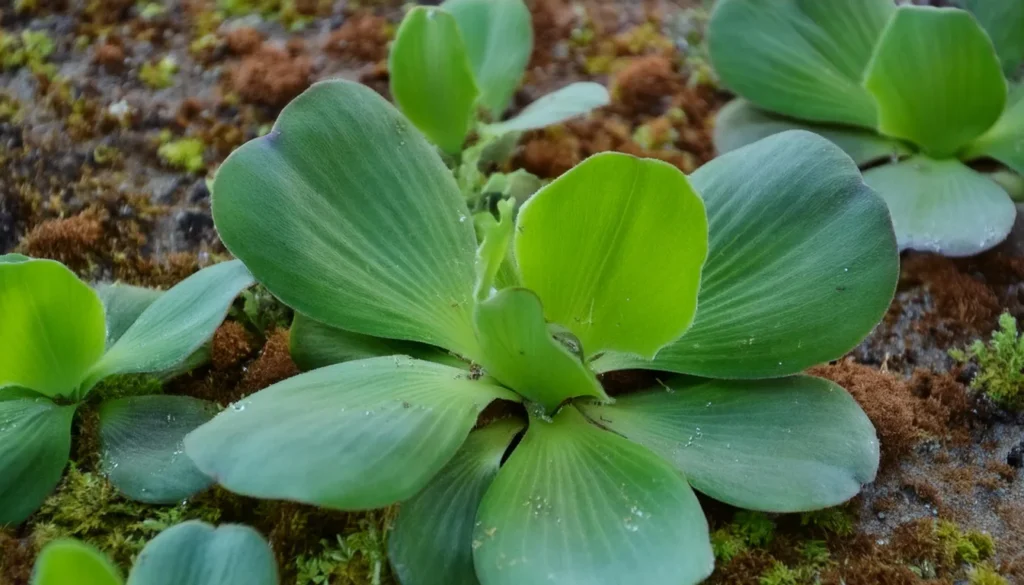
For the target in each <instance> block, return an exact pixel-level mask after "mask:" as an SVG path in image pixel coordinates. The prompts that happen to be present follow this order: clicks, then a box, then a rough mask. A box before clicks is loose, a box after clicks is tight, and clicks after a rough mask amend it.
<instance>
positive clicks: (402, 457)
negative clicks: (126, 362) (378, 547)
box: [185, 356, 516, 510]
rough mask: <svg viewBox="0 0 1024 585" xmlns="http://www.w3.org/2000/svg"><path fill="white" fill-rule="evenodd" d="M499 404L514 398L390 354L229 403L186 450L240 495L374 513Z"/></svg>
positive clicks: (455, 372) (404, 494) (420, 482)
mask: <svg viewBox="0 0 1024 585" xmlns="http://www.w3.org/2000/svg"><path fill="white" fill-rule="evenodd" d="M498 398H503V399H506V400H516V397H515V395H514V394H512V393H511V392H509V391H507V390H505V389H503V388H500V387H498V386H496V385H494V384H493V383H491V382H489V381H487V380H475V379H472V377H471V374H470V373H469V372H467V371H465V370H461V369H456V368H451V367H448V366H443V365H439V364H434V363H430V362H424V361H419V360H413V359H410V358H407V357H399V356H394V357H381V358H372V359H366V360H359V361H355V362H346V363H343V364H338V365H334V366H328V367H326V368H320V369H318V370H313V371H312V372H307V373H305V374H301V375H299V376H295V377H294V378H289V379H288V380H285V381H284V382H279V383H277V384H275V385H273V386H271V387H269V388H267V389H266V390H262V391H260V392H257V393H256V394H253V395H252V396H249V397H247V398H245V399H243V400H241V401H240V402H237V403H235V404H233V405H231V406H230V407H229V408H228V409H227V410H225V411H224V412H223V413H221V414H219V415H218V416H217V417H215V418H214V419H213V420H212V421H210V422H209V423H207V424H205V425H203V426H201V427H199V428H198V429H196V430H195V431H193V432H192V433H191V434H189V435H188V436H187V437H186V438H185V449H186V451H187V453H188V455H189V456H190V457H191V458H192V460H193V461H195V463H196V465H197V466H198V467H199V469H200V470H202V471H203V472H205V473H206V474H207V475H210V476H211V477H213V478H214V479H215V480H217V482H218V483H220V484H221V485H223V486H224V487H226V488H228V489H229V490H231V491H234V492H237V493H240V494H244V495H249V496H254V497H259V498H269V499H287V500H295V501H299V502H306V503H310V504H316V505H319V506H327V507H332V508H340V509H346V510H356V509H368V508H377V507H382V506H387V505H390V504H393V503H395V502H398V501H401V500H405V499H408V498H410V497H412V496H413V495H415V494H416V492H418V491H419V490H420V489H421V488H422V487H423V486H424V485H426V483H427V482H428V481H429V480H430V479H431V478H432V477H433V476H434V475H435V474H436V473H437V472H438V471H440V469H441V468H442V467H444V464H445V463H447V462H448V460H449V459H451V457H452V455H454V454H455V452H456V451H457V450H458V448H459V446H460V445H461V444H462V442H463V440H465V438H466V435H467V434H468V433H469V431H470V429H472V428H473V425H474V424H476V418H477V415H478V414H480V412H481V411H482V410H483V409H484V407H486V406H487V405H488V404H490V403H491V401H493V400H495V399H498Z"/></svg>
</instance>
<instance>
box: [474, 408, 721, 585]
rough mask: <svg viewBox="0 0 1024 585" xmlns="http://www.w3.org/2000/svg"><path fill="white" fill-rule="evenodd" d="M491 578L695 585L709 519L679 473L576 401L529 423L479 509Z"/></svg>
mask: <svg viewBox="0 0 1024 585" xmlns="http://www.w3.org/2000/svg"><path fill="white" fill-rule="evenodd" d="M477 520H478V523H477V527H476V532H475V535H474V540H475V542H474V558H475V561H476V570H477V574H478V575H479V576H480V582H481V583H483V584H484V585H522V584H524V583H563V584H566V585H570V584H572V585H577V584H578V585H582V584H584V583H587V584H589V583H616V584H626V583H674V584H678V585H692V584H696V583H698V582H699V581H701V580H702V579H704V578H705V577H707V576H708V575H709V574H710V573H711V569H712V568H713V565H714V557H713V555H712V553H711V544H710V542H709V540H708V524H707V521H706V520H705V519H704V514H703V512H701V509H700V504H699V503H698V502H697V498H696V496H694V494H693V491H692V490H690V486H688V485H687V484H686V481H684V479H683V477H682V475H680V474H679V473H678V472H677V471H676V470H675V469H673V468H672V466H671V465H669V464H668V463H667V462H666V461H664V460H663V459H661V458H660V457H658V456H656V455H655V454H654V453H651V452H650V451H648V450H647V449H646V448H644V447H642V446H640V445H637V444H636V443H632V442H630V441H627V440H626V439H623V438H622V437H620V436H618V435H616V434H614V433H609V432H607V431H604V430H601V429H599V428H597V427H596V426H594V425H592V424H591V423H590V422H589V421H587V420H586V419H585V418H584V417H583V415H581V414H580V412H579V411H578V410H576V409H575V408H574V407H571V406H570V407H566V408H564V409H562V411H561V412H560V413H559V414H558V415H557V416H556V417H555V418H554V420H553V421H550V422H546V421H542V420H538V419H534V420H531V422H530V428H529V429H528V430H527V432H526V436H525V437H524V438H523V440H522V442H521V443H520V444H519V446H517V447H516V449H515V451H513V452H512V455H511V456H510V457H509V459H508V461H507V462H506V463H505V465H504V466H502V468H501V470H500V471H499V472H498V477H497V478H496V479H495V480H494V483H492V484H491V487H490V488H489V489H488V490H487V493H486V495H484V499H483V502H482V503H481V505H480V511H479V512H478V514H477Z"/></svg>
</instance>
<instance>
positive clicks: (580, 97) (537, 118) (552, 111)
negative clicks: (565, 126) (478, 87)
mask: <svg viewBox="0 0 1024 585" xmlns="http://www.w3.org/2000/svg"><path fill="white" fill-rule="evenodd" d="M515 1H516V2H518V1H520V0H515ZM609 103H611V98H610V97H609V96H608V90H607V89H605V87H604V86H603V85H601V84H600V83H594V82H592V81H581V82H577V83H572V84H569V85H567V86H565V87H563V88H562V89H559V90H558V91H554V92H551V93H549V94H547V95H545V96H543V97H541V98H540V99H538V100H537V101H535V102H533V103H532V104H530V105H528V106H526V108H524V109H523V111H522V112H520V113H519V115H518V116H516V117H515V118H512V119H511V120H505V121H504V122H498V123H496V124H488V125H486V126H484V127H483V130H482V131H483V132H484V133H485V134H489V135H492V136H493V135H498V134H505V133H507V132H525V131H527V130H536V129H538V128H544V127H546V126H554V125H555V124H561V123H562V122H565V121H566V120H571V119H572V118H575V117H577V116H583V115H585V114H587V113H589V112H591V111H593V110H596V109H597V108H600V107H603V106H607V105H608V104H609Z"/></svg>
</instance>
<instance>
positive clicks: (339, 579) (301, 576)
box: [295, 518, 394, 585]
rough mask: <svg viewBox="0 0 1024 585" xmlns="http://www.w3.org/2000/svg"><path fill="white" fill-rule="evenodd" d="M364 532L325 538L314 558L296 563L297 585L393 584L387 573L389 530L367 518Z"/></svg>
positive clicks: (301, 559) (307, 558) (309, 556)
mask: <svg viewBox="0 0 1024 585" xmlns="http://www.w3.org/2000/svg"><path fill="white" fill-rule="evenodd" d="M361 524H362V526H361V530H359V531H358V532H355V533H353V534H349V535H348V536H344V537H343V536H341V535H338V536H336V537H335V540H334V541H333V542H331V541H329V540H326V539H323V540H321V541H320V546H319V550H318V551H317V552H316V553H315V554H313V555H299V557H298V558H297V559H296V560H295V568H296V577H295V583H296V585H322V584H327V583H329V584H331V585H357V584H364V583H369V584H370V585H382V584H383V583H393V582H394V581H393V580H392V579H390V578H389V577H390V575H389V574H388V572H387V571H388V564H387V542H386V535H387V527H386V526H385V527H383V528H382V527H381V526H379V522H375V521H374V519H372V518H368V519H364V520H363V521H362V523H361Z"/></svg>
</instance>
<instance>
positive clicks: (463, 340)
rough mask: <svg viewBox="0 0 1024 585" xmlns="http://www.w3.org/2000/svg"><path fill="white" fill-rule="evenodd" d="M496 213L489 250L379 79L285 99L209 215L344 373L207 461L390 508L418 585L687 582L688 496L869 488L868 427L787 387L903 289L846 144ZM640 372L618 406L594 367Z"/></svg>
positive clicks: (695, 521)
mask: <svg viewBox="0 0 1024 585" xmlns="http://www.w3.org/2000/svg"><path fill="white" fill-rule="evenodd" d="M499 209H500V211H501V215H500V217H499V218H496V220H495V221H494V222H493V224H492V225H491V226H490V228H489V229H488V230H486V236H485V238H484V239H483V241H482V242H480V243H479V246H478V242H477V239H476V235H475V231H474V227H473V225H472V223H473V222H472V221H470V220H469V210H468V208H467V206H466V202H465V200H464V198H463V197H462V196H461V195H460V193H459V189H458V186H457V184H456V183H455V180H454V178H453V177H452V174H451V173H450V172H449V171H448V169H447V168H446V167H445V165H444V162H443V161H442V160H441V158H440V156H439V155H438V153H437V151H436V150H435V149H434V148H433V147H431V145H430V144H428V143H427V141H426V140H425V139H424V138H423V136H422V135H420V134H419V132H417V131H416V129H415V128H413V127H412V125H411V124H410V123H409V122H408V121H407V120H406V119H405V118H404V117H403V116H402V115H401V114H400V113H399V112H398V111H396V110H395V109H394V108H393V107H392V106H391V105H390V104H389V103H387V102H386V101H385V100H384V99H382V98H381V97H380V96H378V95H377V94H376V93H375V92H373V91H372V90H370V89H368V88H365V87H363V86H360V85H358V84H354V83H349V82H345V81H331V82H321V83H318V84H316V85H314V86H313V87H311V88H310V89H308V90H307V91H306V92H305V93H303V94H302V95H301V96H299V97H298V98H296V99H295V100H294V101H293V102H292V103H291V104H289V105H288V106H287V107H286V108H285V109H284V110H283V112H282V113H281V116H280V118H279V119H278V121H277V123H276V125H275V127H274V129H273V131H272V132H270V134H268V135H267V136H265V137H263V138H260V139H257V140H254V141H252V142H249V143H248V144H246V145H244V146H242V147H241V148H240V149H239V150H237V151H236V152H234V153H233V154H232V155H231V156H230V157H229V158H228V159H227V160H226V161H225V163H224V164H223V166H222V167H221V168H220V171H219V172H218V174H217V177H216V180H215V182H214V188H213V212H214V218H215V222H216V224H217V227H218V229H219V232H220V235H221V237H222V239H223V241H224V242H225V244H226V245H227V247H228V248H229V249H230V250H231V251H232V252H233V253H234V254H235V255H236V256H237V257H238V258H240V259H241V260H243V261H244V262H245V263H246V265H247V266H248V267H249V269H250V270H251V271H252V272H253V274H254V275H255V276H256V278H257V279H258V280H259V281H260V282H262V283H263V284H264V285H265V286H266V287H267V288H268V289H269V290H270V291H271V292H272V293H274V294H275V295H276V296H277V297H279V298H280V299H281V300H282V301H283V302H284V303H286V304H288V305H290V306H291V307H293V308H294V309H295V310H296V311H297V312H298V313H300V317H298V318H297V322H296V325H295V328H294V329H293V331H292V335H293V336H295V337H297V338H299V339H298V340H295V341H297V343H295V345H294V346H293V347H295V348H296V352H295V354H294V356H295V358H296V359H297V360H298V361H299V362H300V363H304V364H307V365H309V364H313V365H316V364H324V363H326V364H330V363H332V362H335V361H341V360H350V361H342V363H335V364H333V365H326V366H325V367H320V368H318V369H315V370H312V371H309V372H306V373H303V374H300V375H298V376H296V377H293V378H290V379H288V380H285V381H283V382H280V383H278V384H275V385H273V386H271V387H269V388H267V389H264V390H262V391H260V392H257V393H256V394H253V395H251V396H249V397H246V398H245V399H243V400H241V401H239V402H237V403H235V404H233V405H232V406H230V407H229V408H227V409H225V410H224V412H222V413H221V414H219V415H217V416H216V417H215V418H214V419H213V420H212V421H210V422H208V423H206V424H204V425H202V426H200V427H199V428H198V429H196V430H194V431H192V432H191V433H190V434H189V435H188V436H187V437H186V438H185V448H186V452H187V453H188V455H189V456H190V457H191V458H192V459H193V461H195V463H196V465H197V466H198V467H199V468H200V469H201V470H202V471H204V472H205V473H207V474H209V475H210V476H211V477H214V478H216V480H217V481H218V482H219V483H220V484H221V485H223V486H224V487H226V488H227V489H229V490H232V491H235V492H238V493H241V494H246V495H250V496H255V497H260V498H277V499H288V500H295V501H299V502H307V503H311V504H316V505H320V506H326V507H330V508H337V509H343V510H361V509H371V508H377V507H381V506H387V505H390V504H394V503H396V502H403V503H402V506H401V510H400V514H399V518H398V520H397V527H396V529H395V531H394V533H393V534H392V538H391V539H390V543H389V547H390V559H391V562H392V564H393V566H394V567H395V569H396V571H397V573H398V575H399V577H400V579H401V581H402V582H403V583H404V584H406V585H434V584H437V585H440V584H446V585H456V584H473V583H477V582H479V583H483V584H484V585H505V584H508V585H512V584H516V585H521V584H522V583H540V582H549V581H550V582H557V583H589V584H606V583H607V584H625V583H631V584H639V583H642V584H655V583H658V584H662V583H681V584H684V583H685V584H689V583H696V582H698V581H700V580H701V579H703V578H704V577H706V576H707V575H708V574H709V573H710V572H711V569H712V564H713V555H712V551H711V546H710V544H709V540H708V526H707V522H706V520H705V518H704V515H703V514H702V512H701V509H700V505H699V503H698V501H697V499H696V497H695V495H694V492H693V488H695V489H697V490H699V491H702V492H704V493H705V494H707V495H709V496H711V497H714V498H717V499H720V500H722V501H725V502H728V503H730V504H733V505H737V506H742V507H747V508H752V509H758V510H770V511H776V512H783V511H786V512H788V511H796V510H810V509H815V508H821V507H825V506H831V505H834V504H837V503H839V502H842V501H844V500H846V499H848V498H850V497H852V496H853V495H854V494H856V493H857V492H858V490H859V489H860V486H861V485H862V484H863V483H865V482H869V481H871V480H872V478H873V477H874V475H875V472H876V468H877V465H878V443H877V440H876V437H875V431H874V428H873V427H872V425H871V423H870V421H869V420H868V419H867V417H866V416H865V415H864V413H863V412H862V411H861V409H860V408H859V407H858V405H857V404H856V403H855V402H854V401H853V399H852V398H851V397H850V395H849V394H848V393H847V392H846V391H844V390H843V389H842V388H840V387H838V386H836V385H834V384H832V383H831V382H828V381H826V380H823V379H819V378H813V377H809V376H803V375H799V372H800V371H802V370H803V369H804V368H806V367H807V366H810V365H811V364H815V363H819V362H821V361H824V360H829V359H833V358H836V357H837V356H840V355H842V354H843V353H844V352H846V351H848V350H849V349H850V348H851V347H853V346H854V345H855V344H856V343H857V342H858V341H859V340H860V339H861V338H862V337H863V336H864V335H866V333H867V332H868V331H870V329H871V328H872V327H873V326H874V325H875V324H876V323H877V322H878V320H879V319H880V317H881V316H882V314H883V313H884V312H885V310H886V308H887V307H888V304H889V302H890V300H891V298H892V294H893V291H894V288H895V283H896V278H897V250H896V242H895V237H894V235H893V232H892V227H891V225H890V222H889V216H888V213H887V212H886V209H885V205H884V203H883V202H882V201H881V199H879V198H878V197H877V195H876V194H875V193H874V192H873V191H872V190H871V189H870V188H868V187H866V186H865V185H864V183H863V182H862V180H861V176H860V173H859V172H858V170H857V168H856V166H855V165H854V164H853V163H852V162H851V161H850V159H849V157H847V156H846V155H845V154H843V153H842V151H841V150H839V149H838V148H837V147H835V146H834V145H832V144H831V143H829V142H828V141H827V140H824V139H822V138H820V137H818V136H815V135H814V134H811V133H808V132H789V133H785V134H781V135H778V136H774V137H771V138H768V139H766V140H763V141H761V142H759V143H757V144H754V145H751V146H749V147H747V148H744V149H742V150H740V151H738V152H736V153H734V154H730V155H726V156H724V157H721V158H719V159H717V160H715V161H713V162H711V163H709V164H708V165H706V166H704V167H703V168H701V169H700V170H699V171H697V172H696V173H694V174H693V175H692V176H691V177H687V176H685V175H684V174H683V173H681V172H680V171H679V170H678V169H676V168H675V167H673V166H671V165H668V164H666V163H663V162H661V161H656V160H645V159H639V158H634V157H632V156H629V155H625V154H619V153H605V154H599V155H595V156H593V157H591V158H589V159H587V160H586V161H584V162H583V163H581V164H580V165H578V166H577V167H575V168H574V169H572V170H571V171H569V172H568V173H566V174H565V175H563V176H562V177H560V178H558V179H556V180H555V181H553V182H552V183H550V184H548V185H547V186H545V187H544V188H542V189H541V190H540V191H539V192H538V193H537V194H536V195H534V196H533V198H532V199H530V200H529V201H528V202H527V203H525V204H524V205H523V206H522V207H521V209H520V211H519V214H518V217H515V218H513V217H512V213H511V212H512V209H513V205H512V202H511V201H508V200H506V201H503V202H502V203H501V204H500V205H499ZM709 233H710V236H709ZM698 306H699V307H700V308H699V310H698V309H697V308H698ZM303 348H305V349H303ZM398 354H404V355H398ZM630 368H633V369H635V368H645V369H649V370H660V371H662V372H665V373H664V374H659V375H658V379H657V382H651V383H650V387H644V388H640V391H639V392H635V393H630V394H628V395H623V396H618V397H616V398H612V397H610V396H609V395H608V393H607V392H606V391H605V389H604V387H603V386H602V384H601V382H600V379H599V378H598V374H600V373H602V372H609V371H613V370H619V369H630ZM673 373H679V374H690V376H686V375H674V374H673ZM697 376H700V377H697ZM492 405H493V406H492ZM489 406H490V407H491V408H488V407H489ZM482 414H483V416H481V415H482Z"/></svg>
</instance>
